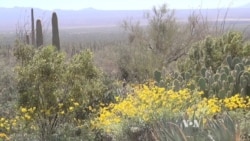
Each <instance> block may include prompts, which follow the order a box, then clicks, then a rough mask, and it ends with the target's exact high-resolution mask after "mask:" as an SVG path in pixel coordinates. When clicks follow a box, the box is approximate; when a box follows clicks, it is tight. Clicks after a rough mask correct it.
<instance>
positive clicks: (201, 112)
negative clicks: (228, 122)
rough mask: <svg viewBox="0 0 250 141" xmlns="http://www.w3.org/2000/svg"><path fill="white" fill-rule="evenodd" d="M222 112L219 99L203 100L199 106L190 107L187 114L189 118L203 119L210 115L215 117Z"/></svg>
mask: <svg viewBox="0 0 250 141" xmlns="http://www.w3.org/2000/svg"><path fill="white" fill-rule="evenodd" d="M221 110H222V109H221V106H220V103H219V99H218V98H216V97H213V98H210V99H207V98H203V99H201V101H199V102H198V103H197V104H194V105H192V106H191V107H189V108H188V109H187V114H188V116H189V117H193V116H194V115H195V116H196V117H199V118H203V117H205V116H209V115H211V116H213V115H214V114H216V113H219V112H221Z"/></svg>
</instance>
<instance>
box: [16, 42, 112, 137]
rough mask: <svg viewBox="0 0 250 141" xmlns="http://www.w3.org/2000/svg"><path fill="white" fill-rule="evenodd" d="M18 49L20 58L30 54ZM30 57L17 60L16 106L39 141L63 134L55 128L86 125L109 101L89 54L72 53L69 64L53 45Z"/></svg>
mask: <svg viewBox="0 0 250 141" xmlns="http://www.w3.org/2000/svg"><path fill="white" fill-rule="evenodd" d="M21 50H22V54H21V55H20V56H21V58H22V57H24V56H25V53H27V54H30V49H29V47H26V46H24V47H23V48H22V49H21ZM26 51H27V52H26ZM32 54H33V56H30V58H29V59H26V58H25V59H20V60H19V61H20V64H19V65H18V66H17V67H16V72H17V80H18V82H17V86H18V93H19V96H18V103H19V104H18V107H19V113H20V116H22V117H24V122H25V123H27V124H30V125H35V126H36V130H37V131H38V133H39V136H40V140H50V139H52V138H54V136H55V135H60V134H64V133H63V132H59V127H61V126H62V125H65V124H69V127H71V126H80V125H83V123H84V125H83V127H85V126H87V125H86V123H87V120H88V119H90V118H91V116H92V115H94V114H95V113H96V111H97V110H98V108H99V107H100V103H109V102H110V101H109V100H112V99H110V95H111V94H112V93H108V92H107V91H108V90H107V88H106V86H105V85H104V81H103V75H102V73H101V71H100V70H99V69H98V68H96V67H95V66H94V64H93V60H92V53H91V52H90V51H83V52H81V53H79V54H76V55H75V56H74V57H73V58H72V59H70V60H69V61H67V60H66V59H65V54H64V53H63V52H59V51H57V50H56V49H55V47H53V46H48V47H44V48H41V49H36V50H34V53H32ZM18 55H19V54H17V57H19V56H18ZM27 56H29V55H27ZM25 57H26V56H25ZM23 60H25V61H23ZM24 62H25V63H24ZM83 121H85V122H83ZM34 123H36V124H34ZM81 129H83V128H81ZM81 129H79V130H80V131H81ZM60 131H63V130H60ZM64 131H65V132H67V131H66V130H64ZM80 131H79V132H80ZM80 133H81V132H80Z"/></svg>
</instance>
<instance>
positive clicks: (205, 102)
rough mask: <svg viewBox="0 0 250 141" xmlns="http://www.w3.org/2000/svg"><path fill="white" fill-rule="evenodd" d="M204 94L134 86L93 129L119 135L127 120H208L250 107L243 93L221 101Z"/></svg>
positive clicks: (104, 112) (105, 109) (107, 109)
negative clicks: (164, 118)
mask: <svg viewBox="0 0 250 141" xmlns="http://www.w3.org/2000/svg"><path fill="white" fill-rule="evenodd" d="M202 95H203V92H198V91H191V90H189V89H182V90H180V91H177V92H176V91H173V90H166V89H165V88H161V87H157V86H155V85H154V84H153V83H149V84H147V85H145V84H144V85H136V86H134V92H133V93H131V94H129V95H128V96H127V97H126V98H124V99H122V98H120V97H116V103H111V104H110V105H109V106H107V107H103V108H101V109H100V111H99V114H100V116H99V117H97V118H95V119H93V120H92V121H91V123H92V127H93V128H99V129H103V130H104V131H106V132H115V131H116V130H118V128H117V127H120V126H122V124H124V123H125V124H126V121H129V120H130V121H140V122H141V123H150V122H151V121H154V120H155V119H157V118H158V117H166V116H167V117H170V118H171V117H177V116H180V115H183V113H186V115H187V116H188V117H189V118H191V117H193V116H195V117H197V118H204V117H207V116H214V115H215V114H217V113H220V112H223V111H228V110H235V109H238V108H240V109H247V108H250V98H249V97H244V98H243V97H241V96H240V95H239V94H237V95H235V96H232V97H229V98H225V99H219V98H217V97H212V98H202Z"/></svg>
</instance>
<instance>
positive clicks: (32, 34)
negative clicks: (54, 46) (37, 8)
mask: <svg viewBox="0 0 250 141" xmlns="http://www.w3.org/2000/svg"><path fill="white" fill-rule="evenodd" d="M34 26H35V25H34V11H33V8H31V44H32V45H33V46H34V45H35V27H34Z"/></svg>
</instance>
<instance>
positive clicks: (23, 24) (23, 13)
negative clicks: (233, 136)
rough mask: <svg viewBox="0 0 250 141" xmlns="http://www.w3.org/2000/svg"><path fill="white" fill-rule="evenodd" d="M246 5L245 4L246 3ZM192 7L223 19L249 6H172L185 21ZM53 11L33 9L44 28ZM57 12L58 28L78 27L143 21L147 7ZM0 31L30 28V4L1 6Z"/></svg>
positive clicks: (238, 16)
mask: <svg viewBox="0 0 250 141" xmlns="http://www.w3.org/2000/svg"><path fill="white" fill-rule="evenodd" d="M246 6H247V5H246ZM193 11H195V12H196V13H201V14H203V15H206V16H207V18H208V19H210V20H213V19H216V18H217V16H218V12H219V18H221V19H223V18H224V16H225V14H226V13H227V18H228V19H250V15H249V14H246V13H249V11H250V10H249V9H247V8H234V9H229V11H227V9H220V10H218V9H206V10H205V9H202V10H190V9H186V10H175V15H176V18H177V20H181V21H186V20H187V18H188V16H189V15H190V14H191V13H192V12H193ZM52 12H53V11H49V10H42V9H34V16H35V19H41V20H42V23H43V25H44V28H50V20H51V15H52ZM55 12H57V15H58V20H59V26H60V28H70V27H80V26H115V25H119V24H120V23H121V22H122V21H123V20H125V19H130V18H132V19H134V20H139V21H140V22H141V23H143V24H145V23H146V19H145V18H144V16H143V15H145V13H147V12H150V11H149V10H96V9H93V8H87V9H82V10H55ZM0 21H1V22H0V31H3V30H12V31H15V30H16V28H17V27H18V26H20V28H25V29H30V8H22V7H15V8H0Z"/></svg>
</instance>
